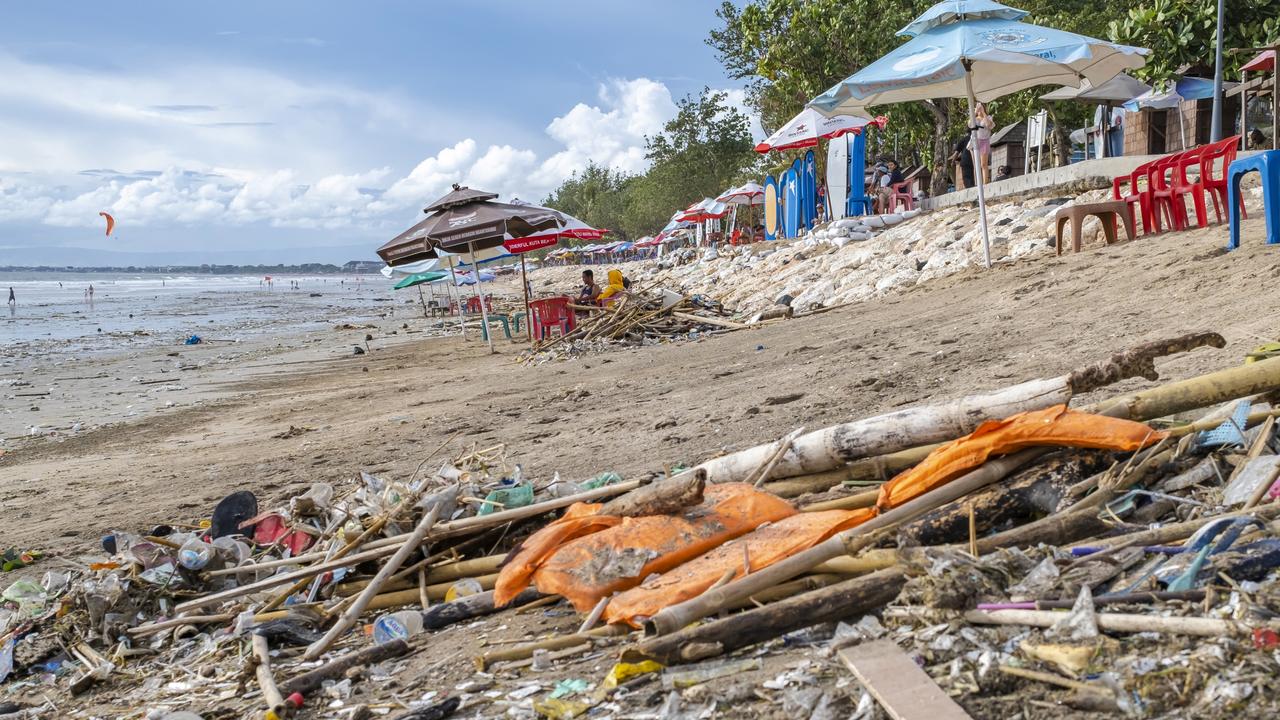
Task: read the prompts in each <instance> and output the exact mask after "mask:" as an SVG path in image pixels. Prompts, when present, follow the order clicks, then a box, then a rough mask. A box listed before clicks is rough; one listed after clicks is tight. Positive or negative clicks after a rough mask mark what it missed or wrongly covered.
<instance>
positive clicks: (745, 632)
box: [622, 567, 906, 665]
mask: <svg viewBox="0 0 1280 720" xmlns="http://www.w3.org/2000/svg"><path fill="white" fill-rule="evenodd" d="M766 569H767V568H766ZM748 577H750V576H748ZM905 583H906V574H905V571H904V570H903V569H902V568H901V567H895V568H889V569H886V570H881V571H879V572H875V573H872V574H870V575H866V576H864V577H860V578H854V579H852V580H846V581H844V582H840V583H837V584H835V585H831V586H828V587H824V588H822V589H819V590H814V591H812V592H807V593H804V594H803V595H796V596H795V597H792V598H789V599H786V600H779V601H778V602H775V603H773V604H772V605H766V606H764V607H762V608H757V609H755V610H748V611H747V612H743V613H738V614H736V615H730V616H729V617H726V618H723V619H720V620H715V621H713V622H707V623H702V624H700V625H695V626H691V627H687V628H684V629H682V630H680V631H678V632H675V633H671V634H667V635H662V636H660V637H656V638H650V639H647V640H645V641H643V642H641V643H639V644H637V645H635V646H633V647H631V648H628V649H627V650H626V651H625V652H624V653H623V656H622V657H623V660H625V661H627V662H637V661H639V660H655V661H657V662H659V663H662V664H664V665H674V664H679V663H687V662H697V661H698V660H705V659H707V658H711V657H716V656H717V655H722V654H724V653H728V652H733V651H734V650H737V649H739V648H744V647H747V646H748V645H754V644H755V643H758V642H762V641H764V640H770V639H772V638H775V637H778V636H780V635H783V634H785V633H788V632H791V631H793V630H797V629H799V628H803V627H808V626H810V625H816V624H818V623H822V622H827V621H828V620H836V619H840V618H848V617H857V616H858V615H859V614H860V613H863V612H867V611H869V610H871V609H872V608H877V607H880V606H881V605H884V604H885V603H888V602H889V601H891V600H893V599H894V598H895V597H897V596H898V593H899V592H900V591H901V589H902V586H903V585H904V584H905Z"/></svg>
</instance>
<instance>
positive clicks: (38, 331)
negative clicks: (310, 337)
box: [0, 272, 411, 357]
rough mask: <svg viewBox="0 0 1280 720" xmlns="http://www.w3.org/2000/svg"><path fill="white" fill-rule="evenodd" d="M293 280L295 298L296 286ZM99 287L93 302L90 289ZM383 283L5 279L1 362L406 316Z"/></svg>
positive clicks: (106, 276) (1, 279)
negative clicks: (9, 301)
mask: <svg viewBox="0 0 1280 720" xmlns="http://www.w3.org/2000/svg"><path fill="white" fill-rule="evenodd" d="M293 281H296V282H297V283H298V289H293V288H292V286H291V283H292V282H293ZM90 285H92V287H93V296H92V299H91V298H90V297H89V295H88V292H87V291H88V289H89V287H90ZM391 285H392V283H391V281H390V280H387V279H386V278H384V277H382V276H381V275H376V274H375V275H348V276H341V275H327V276H299V275H281V276H272V282H271V283H270V284H268V283H267V282H265V280H264V279H263V278H262V277H259V276H223V275H215V276H210V275H160V274H139V273H116V274H112V273H83V274H80V273H46V272H42V273H17V272H0V302H2V301H7V299H8V297H9V288H13V291H14V294H15V296H16V298H17V303H16V304H15V305H12V306H10V305H8V304H5V305H0V357H4V356H6V355H7V356H10V357H22V356H32V355H43V354H63V353H75V354H82V353H94V352H105V351H112V350H119V349H122V348H129V347H137V346H148V345H163V344H169V345H176V344H180V343H181V342H182V341H183V340H185V339H186V338H188V337H190V336H191V335H200V336H201V337H203V338H209V339H215V338H216V339H224V340H235V339H248V338H249V337H252V336H255V335H262V334H264V333H268V332H282V331H284V332H287V331H296V330H308V329H314V328H320V327H324V326H326V325H331V324H334V323H336V322H344V321H349V320H360V319H367V318H371V317H376V316H379V315H382V314H384V313H386V312H388V311H391V310H392V309H393V308H398V307H403V302H404V300H406V299H411V298H410V297H409V296H408V295H404V297H400V296H398V295H393V290H392V288H391Z"/></svg>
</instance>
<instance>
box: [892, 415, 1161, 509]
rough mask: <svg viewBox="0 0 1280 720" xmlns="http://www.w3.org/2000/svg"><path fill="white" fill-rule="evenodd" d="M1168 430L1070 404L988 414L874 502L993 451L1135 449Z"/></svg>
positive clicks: (895, 498) (926, 485)
mask: <svg viewBox="0 0 1280 720" xmlns="http://www.w3.org/2000/svg"><path fill="white" fill-rule="evenodd" d="M1165 435H1166V433H1163V432H1157V431H1155V430H1152V429H1151V428H1149V427H1147V426H1146V425H1143V424H1142V423H1138V422H1133V421H1132V420H1121V419H1119V418H1113V417H1107V416H1105V415H1093V414H1091V413H1084V412H1078V411H1076V410H1068V409H1067V406H1066V405H1055V406H1053V407H1051V408H1045V409H1044V410H1033V411H1031V412H1025V413H1019V414H1018V415H1013V416H1011V417H1007V418H1005V419H1004V420H988V421H987V422H984V423H982V424H981V425H979V426H978V429H977V430H974V431H973V432H972V433H970V434H969V435H966V436H965V437H962V438H959V439H957V440H952V441H951V442H949V443H947V444H945V445H943V446H942V447H940V448H938V449H937V450H934V451H933V452H932V453H930V454H929V457H927V458H925V459H924V460H923V461H922V462H921V463H920V464H919V465H916V466H915V467H913V468H911V469H910V470H906V471H904V472H902V473H899V474H898V476H897V477H895V478H893V479H892V480H890V481H889V482H887V483H885V484H884V485H882V486H881V487H880V496H879V498H878V499H877V500H876V506H877V507H879V508H880V509H881V510H888V509H890V508H894V507H897V506H899V505H901V504H902V503H904V502H907V501H908V500H911V499H912V498H916V497H919V496H921V495H923V494H924V493H926V492H929V491H930V490H933V489H934V488H936V487H939V486H942V485H945V484H947V483H948V482H950V481H951V480H954V479H955V478H957V477H960V476H961V475H963V474H965V473H966V472H968V471H970V470H972V469H974V468H976V467H978V466H979V465H981V464H982V463H984V462H986V461H987V458H988V457H990V456H992V455H1007V454H1009V453H1013V452H1017V451H1018V450H1023V449H1026V448H1029V447H1037V446H1044V445H1057V446H1063V447H1076V448H1093V449H1097V450H1123V451H1133V450H1139V449H1141V448H1143V447H1146V446H1147V445H1149V444H1151V443H1154V442H1156V441H1158V440H1161V439H1163V438H1164V437H1165Z"/></svg>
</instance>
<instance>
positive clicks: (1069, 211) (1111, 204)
mask: <svg viewBox="0 0 1280 720" xmlns="http://www.w3.org/2000/svg"><path fill="white" fill-rule="evenodd" d="M1090 215H1093V216H1095V217H1097V218H1098V219H1099V220H1101V221H1102V231H1103V233H1105V234H1106V236H1107V244H1108V245H1110V244H1112V243H1114V242H1116V232H1117V228H1116V225H1117V222H1116V218H1117V217H1123V218H1124V234H1125V238H1126V239H1128V240H1133V239H1134V238H1135V237H1136V236H1137V232H1136V231H1135V230H1134V227H1133V206H1132V205H1130V204H1129V203H1127V202H1125V201H1123V200H1111V201H1108V202H1100V203H1089V204H1087V205H1072V206H1071V207H1064V208H1062V209H1061V210H1059V211H1058V212H1057V213H1055V214H1054V216H1053V218H1054V220H1055V221H1056V225H1057V238H1056V239H1055V240H1054V249H1056V250H1057V252H1058V254H1059V255H1061V254H1062V226H1063V225H1066V224H1067V221H1068V220H1069V221H1071V250H1072V251H1073V252H1080V232H1081V229H1082V228H1083V227H1084V219H1085V218H1086V217H1088V216H1090Z"/></svg>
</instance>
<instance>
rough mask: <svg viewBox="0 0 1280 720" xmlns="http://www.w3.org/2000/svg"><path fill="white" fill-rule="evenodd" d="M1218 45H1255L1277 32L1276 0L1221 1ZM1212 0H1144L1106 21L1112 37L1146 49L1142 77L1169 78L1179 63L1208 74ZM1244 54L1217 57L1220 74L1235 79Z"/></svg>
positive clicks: (1278, 2) (1279, 20)
mask: <svg viewBox="0 0 1280 720" xmlns="http://www.w3.org/2000/svg"><path fill="white" fill-rule="evenodd" d="M1225 9H1226V12H1225V13H1224V17H1225V18H1226V22H1225V24H1224V26H1223V47H1224V48H1227V49H1230V48H1248V47H1261V46H1263V45H1266V44H1267V43H1268V41H1269V40H1274V39H1275V38H1277V37H1280V0H1227V2H1226V8H1225ZM1217 13H1218V5H1217V2H1216V0H1145V1H1144V2H1141V3H1136V4H1135V5H1134V6H1133V7H1130V8H1128V9H1127V12H1126V13H1125V14H1124V16H1123V17H1121V18H1119V19H1116V20H1113V21H1111V22H1110V23H1109V26H1108V33H1109V34H1110V36H1111V38H1112V39H1113V40H1115V41H1116V42H1123V43H1127V44H1129V45H1138V46H1140V47H1146V48H1151V50H1152V54H1151V55H1150V56H1149V57H1148V58H1147V66H1146V67H1145V68H1143V69H1142V70H1139V71H1138V72H1137V75H1138V76H1139V77H1142V78H1143V79H1144V80H1146V81H1147V82H1151V83H1155V82H1162V81H1167V80H1169V79H1171V78H1173V77H1174V76H1175V75H1176V74H1177V73H1178V70H1179V68H1181V67H1182V66H1184V65H1188V66H1191V67H1192V68H1197V67H1199V68H1206V69H1207V73H1205V70H1201V71H1200V72H1202V73H1205V75H1206V77H1212V67H1213V61H1214V43H1215V39H1216V38H1215V34H1216V28H1217ZM1250 57H1252V55H1251V54H1250V53H1240V54H1233V53H1228V54H1226V55H1224V56H1223V61H1224V63H1225V68H1224V74H1225V75H1226V77H1227V78H1235V77H1236V76H1237V75H1238V74H1239V68H1240V65H1241V64H1242V63H1244V62H1245V61H1247V60H1249V58H1250Z"/></svg>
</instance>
